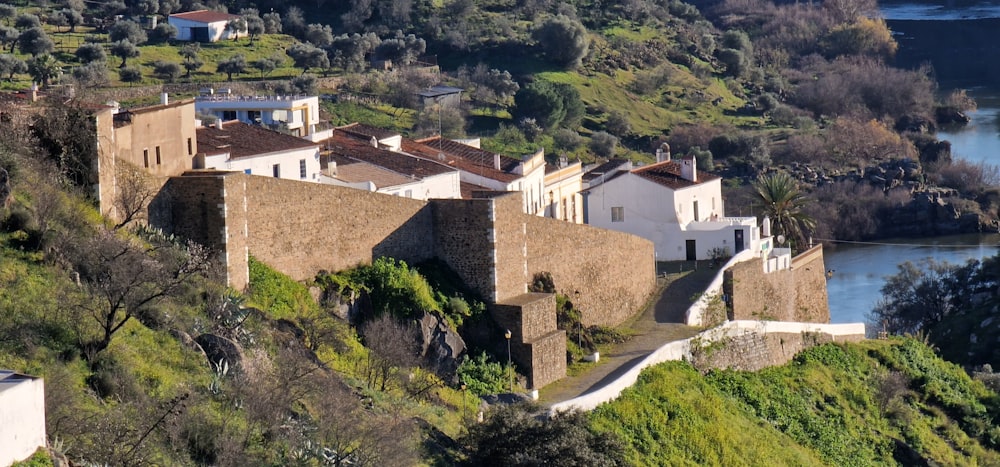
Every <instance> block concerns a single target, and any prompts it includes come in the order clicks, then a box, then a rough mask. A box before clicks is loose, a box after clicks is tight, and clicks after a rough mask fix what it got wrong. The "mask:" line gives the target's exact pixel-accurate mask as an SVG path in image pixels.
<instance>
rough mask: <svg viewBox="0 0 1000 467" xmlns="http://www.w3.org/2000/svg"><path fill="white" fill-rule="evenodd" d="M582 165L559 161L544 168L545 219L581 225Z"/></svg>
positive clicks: (578, 162)
mask: <svg viewBox="0 0 1000 467" xmlns="http://www.w3.org/2000/svg"><path fill="white" fill-rule="evenodd" d="M581 191H583V163H581V162H580V161H577V162H574V163H572V164H570V163H568V162H567V161H566V160H560V161H559V165H558V166H548V165H547V166H546V167H545V190H544V192H545V210H544V213H545V214H544V215H545V217H551V218H553V219H559V220H563V221H566V222H572V223H574V224H582V223H583V197H582V196H581V195H580V192H581Z"/></svg>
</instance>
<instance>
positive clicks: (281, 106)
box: [194, 90, 332, 142]
mask: <svg viewBox="0 0 1000 467" xmlns="http://www.w3.org/2000/svg"><path fill="white" fill-rule="evenodd" d="M194 110H195V112H196V113H198V114H205V115H214V116H215V117H216V118H219V119H221V120H226V121H229V120H239V121H241V122H243V123H251V124H256V125H280V126H283V127H284V128H287V129H288V131H289V132H290V133H291V134H293V135H295V136H298V137H300V138H305V139H308V140H310V141H314V142H315V141H320V140H323V139H326V138H329V137H330V135H331V134H332V132H331V131H330V130H327V131H325V132H322V131H319V130H318V129H317V125H318V124H319V97H317V96H232V95H229V94H228V93H226V92H222V93H218V94H216V93H215V92H214V90H210V91H209V93H207V94H203V95H202V96H200V97H198V98H196V99H195V101H194Z"/></svg>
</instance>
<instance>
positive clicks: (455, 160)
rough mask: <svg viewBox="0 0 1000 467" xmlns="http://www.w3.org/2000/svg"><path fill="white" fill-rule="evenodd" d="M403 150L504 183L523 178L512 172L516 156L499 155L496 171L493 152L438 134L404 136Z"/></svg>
mask: <svg viewBox="0 0 1000 467" xmlns="http://www.w3.org/2000/svg"><path fill="white" fill-rule="evenodd" d="M403 150H404V151H406V152H408V153H410V154H416V155H418V156H420V157H424V158H426V159H430V160H437V161H440V162H441V163H444V164H448V166H450V167H454V168H456V169H458V170H461V171H463V172H467V173H471V174H476V175H479V176H482V177H486V178H489V179H492V180H497V181H500V182H504V183H510V182H513V181H514V180H517V179H519V178H521V177H522V175H519V174H516V173H513V170H514V169H515V168H516V167H517V166H518V164H520V161H518V160H517V159H514V158H512V157H507V156H500V170H497V169H495V168H493V161H494V155H493V153H491V152H489V151H484V150H482V149H476V148H474V147H472V146H469V145H466V144H462V143H459V142H456V141H451V140H449V139H444V138H441V137H439V136H433V137H430V138H424V139H418V140H416V141H411V140H407V139H403Z"/></svg>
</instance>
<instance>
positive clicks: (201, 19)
mask: <svg viewBox="0 0 1000 467" xmlns="http://www.w3.org/2000/svg"><path fill="white" fill-rule="evenodd" d="M238 18H239V15H231V14H229V13H223V12H221V11H213V10H197V11H188V12H185V13H174V14H172V15H170V16H169V17H168V18H167V22H168V23H170V25H171V26H173V27H175V28H177V37H176V39H177V40H179V41H192V42H216V41H220V40H223V39H233V38H234V37H243V36H246V35H247V31H246V29H244V30H242V31H231V30H230V31H227V30H226V25H227V24H229V22H230V21H232V20H234V19H238Z"/></svg>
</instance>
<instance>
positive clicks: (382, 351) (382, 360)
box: [361, 313, 420, 391]
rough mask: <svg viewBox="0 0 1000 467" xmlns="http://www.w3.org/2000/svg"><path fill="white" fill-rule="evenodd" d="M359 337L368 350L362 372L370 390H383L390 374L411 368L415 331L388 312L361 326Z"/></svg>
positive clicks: (417, 354)
mask: <svg viewBox="0 0 1000 467" xmlns="http://www.w3.org/2000/svg"><path fill="white" fill-rule="evenodd" d="M361 335H362V337H363V338H364V343H365V347H368V349H369V350H370V352H369V353H368V358H367V360H366V364H365V372H366V374H367V379H368V387H369V388H371V389H377V390H379V391H385V390H386V387H387V385H388V384H389V378H390V377H391V376H392V375H393V373H395V372H396V371H397V370H405V369H408V368H410V367H413V366H415V365H416V364H417V362H418V361H419V357H420V344H419V341H418V337H417V329H416V328H414V327H413V325H412V324H408V323H405V322H403V321H399V320H397V319H396V318H394V317H393V316H392V315H390V314H388V313H385V314H383V315H381V316H379V317H378V318H375V319H373V320H371V321H368V322H367V323H365V324H364V325H363V326H362V327H361Z"/></svg>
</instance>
